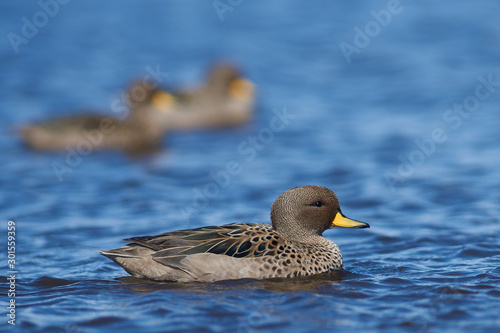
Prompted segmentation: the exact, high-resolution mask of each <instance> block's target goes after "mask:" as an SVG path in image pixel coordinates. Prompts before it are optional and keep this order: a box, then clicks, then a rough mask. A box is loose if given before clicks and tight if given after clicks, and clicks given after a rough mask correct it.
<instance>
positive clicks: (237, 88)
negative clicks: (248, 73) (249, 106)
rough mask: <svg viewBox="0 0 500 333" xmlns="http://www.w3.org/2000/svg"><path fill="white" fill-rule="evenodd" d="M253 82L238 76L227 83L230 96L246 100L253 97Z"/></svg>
mask: <svg viewBox="0 0 500 333" xmlns="http://www.w3.org/2000/svg"><path fill="white" fill-rule="evenodd" d="M253 93H254V84H253V83H252V82H251V81H249V80H246V79H243V78H238V79H236V80H233V81H232V82H231V83H230V84H229V94H230V95H231V97H233V98H236V99H239V100H241V101H244V102H247V101H251V100H252V99H253Z"/></svg>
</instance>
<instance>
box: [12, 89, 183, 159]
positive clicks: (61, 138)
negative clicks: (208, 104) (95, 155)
mask: <svg viewBox="0 0 500 333" xmlns="http://www.w3.org/2000/svg"><path fill="white" fill-rule="evenodd" d="M130 91H131V93H130V94H128V95H127V96H128V97H127V101H126V102H127V104H128V105H130V106H131V110H130V114H129V115H128V116H127V117H126V118H124V119H119V118H116V117H112V116H107V115H102V114H92V113H91V114H80V115H75V116H66V117H61V118H57V119H51V120H48V121H43V122H39V123H35V124H30V125H26V126H23V127H22V128H21V129H20V134H21V136H22V138H23V139H24V143H25V145H26V146H28V147H29V148H32V149H35V150H51V151H63V150H65V149H69V148H73V149H86V150H87V151H88V150H89V149H90V150H97V149H120V150H124V151H126V152H128V153H133V154H135V153H146V152H151V151H154V150H157V149H159V147H160V146H161V142H162V138H163V135H164V133H165V132H167V130H168V128H167V126H166V122H165V121H164V118H162V117H161V114H162V113H164V112H169V109H170V108H171V107H172V105H173V97H172V96H171V95H170V94H169V93H168V92H166V91H163V90H160V89H158V88H156V87H153V86H152V85H150V84H148V83H147V82H145V81H137V82H135V83H133V84H132V87H131V89H130ZM138 91H139V92H141V93H140V94H137V93H136V94H133V93H132V92H138ZM82 147H83V148H82Z"/></svg>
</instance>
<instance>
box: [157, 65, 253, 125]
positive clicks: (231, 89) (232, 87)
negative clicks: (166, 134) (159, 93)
mask: <svg viewBox="0 0 500 333" xmlns="http://www.w3.org/2000/svg"><path fill="white" fill-rule="evenodd" d="M165 91H166V92H168V93H170V94H171V95H172V96H173V98H174V106H173V107H172V108H171V109H170V111H171V112H168V113H164V114H163V116H164V118H165V120H166V122H168V124H169V125H168V127H169V129H170V130H193V129H206V128H224V127H233V126H237V125H241V124H244V123H246V122H248V121H249V120H250V119H251V117H252V112H253V108H254V100H255V85H254V84H253V83H252V82H251V81H250V80H248V79H246V78H244V77H243V76H242V74H241V71H240V70H239V69H238V67H237V66H236V65H234V64H231V63H229V62H220V63H217V64H215V65H212V67H211V68H210V69H209V73H208V77H207V79H206V81H205V83H204V84H202V85H201V86H200V87H197V88H194V89H184V90H177V91H175V90H172V91H171V90H168V89H166V90H165Z"/></svg>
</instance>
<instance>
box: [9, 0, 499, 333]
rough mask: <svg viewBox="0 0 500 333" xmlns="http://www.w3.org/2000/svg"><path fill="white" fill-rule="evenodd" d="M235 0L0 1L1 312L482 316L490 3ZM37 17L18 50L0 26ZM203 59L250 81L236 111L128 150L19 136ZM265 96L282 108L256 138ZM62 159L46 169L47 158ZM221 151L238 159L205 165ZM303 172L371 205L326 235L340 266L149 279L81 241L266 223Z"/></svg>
mask: <svg viewBox="0 0 500 333" xmlns="http://www.w3.org/2000/svg"><path fill="white" fill-rule="evenodd" d="M223 3H226V2H225V1H224V2H223ZM237 3H238V2H233V4H236V5H235V6H233V7H231V8H230V9H227V10H226V11H224V12H223V13H219V14H220V15H221V17H220V16H219V14H218V13H217V11H216V10H215V9H214V6H213V3H211V2H205V3H201V2H195V1H183V2H182V3H180V2H166V1H150V2H148V3H147V4H146V3H143V2H130V3H127V4H121V3H115V2H101V1H70V2H69V3H67V4H64V5H60V6H59V8H58V9H57V11H56V8H55V7H52V9H51V10H52V13H53V14H54V15H53V17H51V16H48V15H46V16H45V18H46V22H45V21H43V19H44V16H43V14H37V13H38V12H40V11H41V7H40V5H39V4H38V3H37V2H35V1H30V2H28V1H25V2H3V3H2V4H1V5H0V15H1V16H2V18H1V20H0V32H1V34H2V36H3V38H2V39H1V42H0V43H1V47H0V59H1V61H0V76H1V80H0V113H1V115H0V116H1V118H0V119H1V131H0V151H1V154H0V162H1V163H0V168H1V169H0V171H1V172H0V184H1V185H0V186H1V187H0V189H1V191H0V218H1V219H3V221H4V222H2V223H1V225H3V227H2V228H3V231H2V233H1V235H3V236H2V240H1V243H2V249H3V250H2V251H4V253H5V255H2V258H4V259H2V263H1V266H0V267H1V270H2V271H1V273H0V275H2V276H3V277H8V276H9V274H8V273H7V272H8V268H7V250H6V248H7V246H6V244H7V222H8V221H9V220H14V221H15V223H16V238H17V239H16V250H15V251H16V252H15V255H16V267H15V268H16V269H17V271H18V272H17V275H16V286H15V287H16V297H15V302H16V312H15V315H16V317H15V319H16V320H15V324H16V325H15V327H13V326H12V325H10V324H8V323H7V320H8V319H9V318H8V317H7V316H6V315H5V314H6V311H7V310H6V306H7V304H8V303H7V302H9V300H10V298H9V297H7V296H5V295H6V294H7V293H8V291H9V290H8V289H9V284H8V283H4V282H2V284H1V286H0V289H1V291H2V295H4V296H2V302H1V303H2V309H3V310H2V311H1V312H2V316H0V318H2V319H1V320H0V330H1V331H2V332H5V331H6V330H11V331H13V332H14V331H16V332H75V333H77V332H101V331H120V332H180V331H200V332H276V331H286V332H308V331H310V332H312V331H315V332H316V331H318V330H322V331H340V332H353V331H356V332H361V331H381V332H492V331H496V330H498V329H499V327H500V319H499V317H498V313H499V304H500V291H499V279H500V268H499V267H500V241H499V239H500V220H499V216H500V207H499V204H498V203H499V202H500V192H499V191H498V188H499V186H500V169H499V167H498V166H499V165H500V131H499V124H500V114H499V109H500V84H499V83H498V82H500V70H499V59H500V47H499V45H500V25H499V23H498V13H499V12H500V3H499V2H498V1H481V2H473V1H457V2H453V3H451V2H448V3H445V2H437V1H423V0H419V1H401V2H400V3H399V5H398V4H394V2H386V1H363V2H352V3H351V2H349V3H347V2H324V1H322V2H318V1H313V2H304V1H273V2H271V1H269V2H264V1H259V2H253V1H242V2H241V3H240V4H237ZM382 10H383V11H382ZM371 11H374V12H375V16H377V17H378V18H379V20H380V22H382V23H383V24H382V23H374V22H375V21H374V20H375V19H374V16H373V14H370V12H371ZM381 11H382V12H381ZM391 11H392V13H391ZM377 13H378V14H377ZM387 13H391V14H390V15H391V16H390V18H389V16H388V15H387ZM384 14H385V16H384ZM34 16H36V19H38V20H39V21H38V23H39V25H40V27H39V28H38V31H37V32H36V33H34V36H31V37H30V38H26V39H25V40H23V42H22V43H19V44H17V51H18V52H17V53H16V52H15V51H16V50H15V48H16V47H13V44H12V43H10V41H9V33H14V34H16V35H17V36H22V33H23V32H22V29H23V25H24V24H25V21H23V20H22V18H23V17H26V18H27V20H28V21H32V20H33V17H34ZM221 18H222V19H223V20H221ZM372 21H373V22H372ZM40 22H41V23H40ZM42 23H45V24H42ZM356 27H357V28H359V29H360V30H362V31H364V30H365V28H368V29H371V30H368V33H369V35H370V36H371V37H370V36H368V35H366V36H365V37H363V36H361V35H359V36H357V34H359V33H358V32H356V31H359V30H354V29H355V28H356ZM25 32H26V31H25ZM28 32H29V31H28ZM31 33H33V31H31ZM365 34H366V32H365ZM10 36H11V37H12V36H13V35H12V34H10ZM23 38H24V37H23ZM368 38H369V39H368ZM356 42H357V45H358V46H356ZM343 43H344V44H343ZM347 44H349V45H350V50H354V49H353V48H356V49H355V52H354V51H352V52H351V54H347V56H346V55H344V53H343V52H342V50H341V45H344V48H345V47H346V45H347ZM15 45H16V44H14V46H15ZM348 53H349V52H348ZM220 58H225V59H231V60H233V61H235V62H237V63H239V64H240V65H241V66H242V67H243V68H244V69H245V72H246V74H247V76H248V77H250V78H251V79H252V80H253V81H254V82H255V83H256V84H257V85H258V103H257V104H258V106H257V110H256V114H255V117H254V119H253V120H252V121H251V122H250V123H249V124H247V125H244V126H241V127H238V128H234V129H229V130H224V131H193V132H182V133H181V132H175V133H169V134H168V135H166V137H165V140H164V147H165V149H164V150H163V151H162V152H160V153H158V154H156V155H153V156H149V157H145V158H140V159H131V158H129V157H127V156H125V155H123V154H121V153H119V152H93V153H92V154H90V155H89V156H84V157H82V158H81V159H80V160H76V161H75V160H71V157H68V156H67V154H66V153H64V152H63V153H39V152H32V151H29V150H27V149H26V148H25V147H24V146H23V145H22V143H21V141H20V139H19V138H18V137H17V136H16V135H15V129H16V128H17V127H19V126H20V125H22V124H25V123H29V122H34V121H38V120H41V119H47V118H51V117H57V116H60V115H67V114H76V113H78V112H83V111H84V110H87V109H97V110H99V109H102V110H103V112H107V113H108V114H111V115H113V111H112V108H111V105H112V103H113V101H115V100H116V99H117V98H119V97H120V94H121V92H122V91H123V89H126V88H127V87H128V84H129V82H130V81H131V80H132V79H134V78H141V77H144V76H145V75H147V74H148V68H149V69H151V68H153V69H155V68H159V70H160V71H161V72H162V73H168V75H166V74H163V75H164V77H162V80H163V81H162V84H163V85H164V86H166V87H178V86H190V85H193V84H196V83H197V82H199V81H200V80H201V79H202V78H203V76H204V73H205V69H206V67H207V66H208V65H209V64H210V63H211V62H212V61H214V60H217V59H220ZM348 60H349V62H348ZM157 66H158V67H157ZM488 80H489V81H492V82H493V83H489V84H488V83H487V84H485V83H484V82H487V81H488ZM495 82H497V83H495ZM464 103H465V104H466V107H462V111H460V110H459V109H458V108H459V107H460V106H459V104H464ZM454 104H456V105H455V107H454ZM454 109H455V111H454ZM106 110H107V111H106ZM276 112H277V113H283V112H288V113H289V114H291V115H292V116H291V117H290V119H289V122H288V123H287V124H286V126H285V127H284V129H283V130H282V131H279V132H274V133H273V136H272V137H269V136H266V133H267V134H268V133H269V131H268V130H263V129H266V128H270V121H271V120H272V119H273V117H275V113H276ZM292 117H293V119H292ZM259 133H261V136H260V137H259ZM250 137H257V140H258V145H257V146H252V145H251V143H250V141H251V138H250ZM68 158H69V161H70V162H71V163H72V167H70V168H69V169H70V170H67V172H65V173H64V174H63V175H62V177H61V179H58V177H57V176H56V174H55V172H54V170H53V164H54V162H57V163H61V164H68V160H67V159H68ZM229 161H236V162H237V163H238V164H239V165H240V167H241V172H240V173H239V174H236V175H234V176H232V177H231V178H230V179H229V181H228V182H225V183H221V184H222V186H221V185H218V184H217V183H216V182H215V181H214V179H213V176H212V175H214V174H220V173H221V172H223V171H224V170H225V169H226V166H227V163H228V162H229ZM306 184H315V185H322V186H327V187H329V188H331V189H333V190H334V191H335V192H336V193H337V195H338V196H339V198H340V202H341V206H342V209H343V212H344V213H345V214H346V215H348V216H349V217H351V218H354V219H358V220H362V221H366V222H368V223H370V225H371V228H370V229H362V230H351V229H347V230H346V229H335V230H331V231H327V232H326V233H325V236H326V237H327V238H329V239H331V240H333V241H335V242H336V243H337V244H338V245H339V247H340V248H341V250H342V253H343V256H344V262H345V271H344V272H342V273H340V274H336V275H333V276H322V277H317V278H310V279H298V280H277V281H257V280H241V281H222V282H217V283H208V284H188V285H185V284H175V283H154V282H148V281H143V280H138V279H134V278H130V277H127V274H126V273H125V272H124V271H123V270H122V269H121V268H120V267H118V266H117V265H115V264H114V263H113V262H111V261H110V260H108V259H106V258H104V257H102V256H100V255H99V254H98V250H99V249H111V248H115V247H118V246H121V245H123V244H124V242H122V241H121V239H123V238H127V237H131V236H140V235H152V234H158V233H161V232H165V231H170V230H176V229H181V228H191V227H200V226H206V225H218V224H224V223H231V222H237V221H245V222H269V210H270V205H271V203H272V202H273V201H274V199H275V198H276V197H277V196H278V195H279V194H280V193H281V192H283V191H284V190H286V189H288V188H290V187H293V186H299V185H306ZM200 193H202V197H201V198H202V199H200ZM203 193H205V194H203ZM4 244H5V245H4ZM2 281H5V279H3V280H2Z"/></svg>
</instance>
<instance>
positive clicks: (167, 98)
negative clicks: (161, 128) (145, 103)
mask: <svg viewBox="0 0 500 333" xmlns="http://www.w3.org/2000/svg"><path fill="white" fill-rule="evenodd" d="M174 101H175V99H174V96H172V95H171V94H169V93H168V92H166V91H158V92H157V93H155V94H154V95H153V97H152V98H151V104H152V105H153V106H154V107H155V109H157V110H159V111H162V112H166V111H168V110H169V109H170V107H171V106H172V105H173V104H174Z"/></svg>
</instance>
